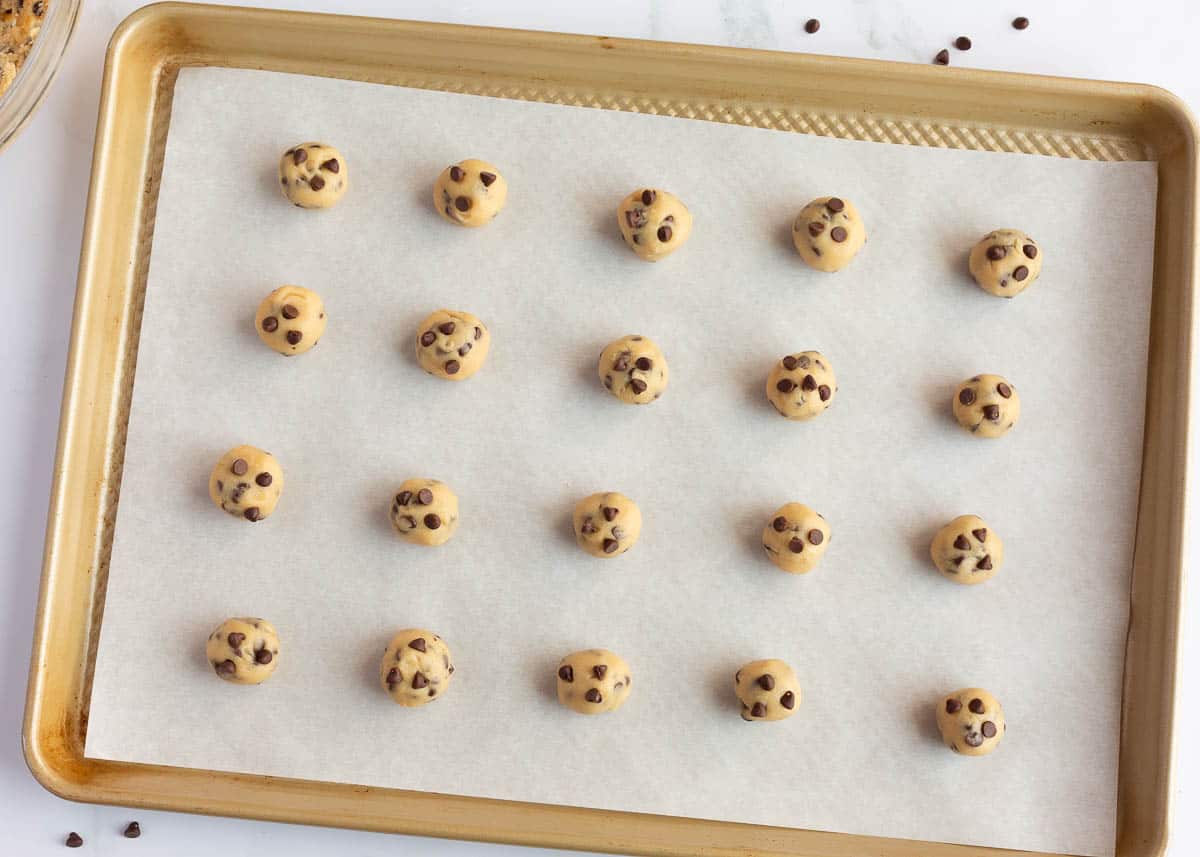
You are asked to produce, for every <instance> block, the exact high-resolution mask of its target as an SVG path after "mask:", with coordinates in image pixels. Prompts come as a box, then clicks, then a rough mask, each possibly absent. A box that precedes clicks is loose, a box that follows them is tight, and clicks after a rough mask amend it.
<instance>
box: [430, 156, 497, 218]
mask: <svg viewBox="0 0 1200 857" xmlns="http://www.w3.org/2000/svg"><path fill="white" fill-rule="evenodd" d="M507 197H508V182H506V181H505V180H504V176H502V175H500V171H499V170H497V169H496V168H495V167H494V166H492V165H491V164H489V163H488V162H487V161H480V160H476V159H475V158H468V159H467V160H465V161H459V162H458V163H457V164H454V165H452V166H449V167H446V169H444V170H442V172H441V174H440V175H438V177H437V181H435V182H434V183H433V207H434V208H436V209H437V212H438V214H440V215H441V216H442V219H444V220H449V221H450V222H451V223H457V224H458V225H459V226H483V225H484V224H485V223H491V222H492V218H494V217H495V216H496V215H497V214H499V213H500V209H502V208H504V200H505V199H506V198H507Z"/></svg>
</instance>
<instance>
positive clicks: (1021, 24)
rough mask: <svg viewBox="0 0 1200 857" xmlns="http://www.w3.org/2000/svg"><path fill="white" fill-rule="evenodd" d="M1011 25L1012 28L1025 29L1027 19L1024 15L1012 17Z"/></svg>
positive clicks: (1026, 27)
mask: <svg viewBox="0 0 1200 857" xmlns="http://www.w3.org/2000/svg"><path fill="white" fill-rule="evenodd" d="M1012 25H1013V29H1014V30H1026V29H1028V28H1029V19H1028V18H1026V17H1025V16H1024V15H1022V16H1021V17H1019V18H1013V22H1012Z"/></svg>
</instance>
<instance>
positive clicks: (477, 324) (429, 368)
mask: <svg viewBox="0 0 1200 857" xmlns="http://www.w3.org/2000/svg"><path fill="white" fill-rule="evenodd" d="M491 343H492V336H491V334H490V333H488V329H487V325H485V324H484V323H483V322H482V321H480V320H479V319H478V318H476V317H475V316H473V315H471V314H470V313H469V312H457V311H455V310H449V309H439V310H438V311H437V312H434V313H431V314H430V315H429V317H428V318H426V319H425V320H424V321H422V322H421V325H420V327H418V328H417V362H418V363H420V364H421V368H422V369H424V370H425V371H426V372H428V373H429V374H430V375H434V376H436V377H438V378H444V379H445V380H447V381H465V380H466V379H468V378H470V377H471V376H472V375H474V374H475V373H476V372H478V371H479V369H480V367H482V366H483V361H484V360H486V359H487V354H488V348H489V347H490V346H491Z"/></svg>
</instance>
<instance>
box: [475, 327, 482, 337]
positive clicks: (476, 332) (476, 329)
mask: <svg viewBox="0 0 1200 857" xmlns="http://www.w3.org/2000/svg"><path fill="white" fill-rule="evenodd" d="M481 336H483V331H482V330H480V329H479V328H478V327H476V328H475V338H476V339H479V337H481Z"/></svg>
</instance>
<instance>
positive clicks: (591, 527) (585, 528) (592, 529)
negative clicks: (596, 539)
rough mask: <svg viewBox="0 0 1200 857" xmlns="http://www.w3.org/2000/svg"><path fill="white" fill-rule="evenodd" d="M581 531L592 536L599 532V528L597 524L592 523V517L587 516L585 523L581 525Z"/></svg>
mask: <svg viewBox="0 0 1200 857" xmlns="http://www.w3.org/2000/svg"><path fill="white" fill-rule="evenodd" d="M579 532H581V533H583V534H584V535H585V536H590V535H592V534H594V533H596V532H597V528H596V525H595V524H593V523H592V519H591V518H587V519H586V520H584V522H583V524H581V525H580V527H579Z"/></svg>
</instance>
